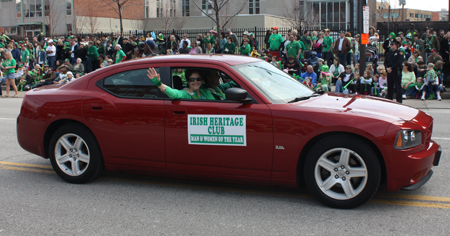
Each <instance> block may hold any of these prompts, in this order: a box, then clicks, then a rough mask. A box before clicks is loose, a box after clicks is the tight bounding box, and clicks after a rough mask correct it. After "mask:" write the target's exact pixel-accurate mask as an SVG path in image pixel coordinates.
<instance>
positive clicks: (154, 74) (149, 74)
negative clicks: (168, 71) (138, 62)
mask: <svg viewBox="0 0 450 236" xmlns="http://www.w3.org/2000/svg"><path fill="white" fill-rule="evenodd" d="M147 77H148V78H149V79H153V78H157V80H158V81H161V78H160V77H159V74H158V73H157V72H156V70H155V68H148V71H147Z"/></svg>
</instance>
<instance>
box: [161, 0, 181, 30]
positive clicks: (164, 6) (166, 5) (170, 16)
mask: <svg viewBox="0 0 450 236" xmlns="http://www.w3.org/2000/svg"><path fill="white" fill-rule="evenodd" d="M175 8H176V6H175V5H172V3H171V2H170V1H169V0H161V6H160V7H159V8H158V9H159V12H156V23H157V24H158V26H160V27H161V29H162V30H163V31H167V30H170V29H175V30H180V29H182V28H183V26H184V25H185V23H186V20H185V19H184V18H182V17H177V14H176V11H175Z"/></svg>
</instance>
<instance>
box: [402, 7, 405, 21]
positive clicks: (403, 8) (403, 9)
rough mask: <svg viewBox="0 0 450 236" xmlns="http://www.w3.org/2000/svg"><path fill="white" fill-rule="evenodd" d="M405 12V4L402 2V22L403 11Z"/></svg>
mask: <svg viewBox="0 0 450 236" xmlns="http://www.w3.org/2000/svg"><path fill="white" fill-rule="evenodd" d="M404 12H405V4H402V22H403V20H404V18H403V15H404V14H403V13H404Z"/></svg>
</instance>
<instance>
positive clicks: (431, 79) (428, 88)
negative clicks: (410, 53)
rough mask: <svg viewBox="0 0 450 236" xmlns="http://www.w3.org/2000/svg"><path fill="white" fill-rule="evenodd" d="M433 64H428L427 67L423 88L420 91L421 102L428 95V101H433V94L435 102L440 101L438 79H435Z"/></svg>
mask: <svg viewBox="0 0 450 236" xmlns="http://www.w3.org/2000/svg"><path fill="white" fill-rule="evenodd" d="M433 68H434V65H433V63H429V64H428V66H427V70H428V72H427V73H426V74H425V77H424V78H425V83H424V84H425V86H424V87H423V90H422V97H421V99H422V101H424V100H425V96H426V94H427V93H428V96H429V98H430V99H433V97H434V93H436V95H437V100H438V101H442V98H441V91H440V90H439V79H438V78H437V75H436V72H435V71H434V69H433Z"/></svg>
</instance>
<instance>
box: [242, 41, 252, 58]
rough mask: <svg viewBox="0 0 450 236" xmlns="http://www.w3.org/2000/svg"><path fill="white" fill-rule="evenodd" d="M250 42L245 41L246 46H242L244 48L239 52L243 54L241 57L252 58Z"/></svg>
mask: <svg viewBox="0 0 450 236" xmlns="http://www.w3.org/2000/svg"><path fill="white" fill-rule="evenodd" d="M249 42H250V40H249V39H244V44H242V47H240V48H239V52H240V53H241V55H244V56H250V53H251V52H252V48H251V47H250V44H249Z"/></svg>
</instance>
